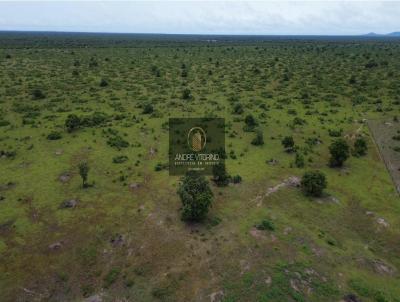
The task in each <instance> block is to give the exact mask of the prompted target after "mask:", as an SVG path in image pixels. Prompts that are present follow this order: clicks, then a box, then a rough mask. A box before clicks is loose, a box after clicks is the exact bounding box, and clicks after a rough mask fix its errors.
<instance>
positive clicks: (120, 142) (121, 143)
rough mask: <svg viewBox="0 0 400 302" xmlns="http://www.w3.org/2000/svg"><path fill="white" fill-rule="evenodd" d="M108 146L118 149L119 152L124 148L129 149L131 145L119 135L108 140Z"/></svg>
mask: <svg viewBox="0 0 400 302" xmlns="http://www.w3.org/2000/svg"><path fill="white" fill-rule="evenodd" d="M107 144H108V145H109V146H110V147H114V148H117V149H118V150H120V149H122V148H128V147H129V143H128V142H127V141H126V140H124V139H123V138H122V137H121V136H119V135H113V136H111V137H110V138H109V139H108V140H107Z"/></svg>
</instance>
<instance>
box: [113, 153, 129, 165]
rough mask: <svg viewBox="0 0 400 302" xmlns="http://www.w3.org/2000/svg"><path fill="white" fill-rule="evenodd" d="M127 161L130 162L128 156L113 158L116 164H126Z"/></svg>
mask: <svg viewBox="0 0 400 302" xmlns="http://www.w3.org/2000/svg"><path fill="white" fill-rule="evenodd" d="M127 160H128V156H126V155H119V156H115V157H113V163H114V164H122V163H124V162H126V161H127Z"/></svg>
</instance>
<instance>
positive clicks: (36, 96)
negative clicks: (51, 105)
mask: <svg viewBox="0 0 400 302" xmlns="http://www.w3.org/2000/svg"><path fill="white" fill-rule="evenodd" d="M45 97H46V96H45V95H44V93H43V91H42V90H40V89H34V90H33V91H32V99H34V100H41V99H44V98H45Z"/></svg>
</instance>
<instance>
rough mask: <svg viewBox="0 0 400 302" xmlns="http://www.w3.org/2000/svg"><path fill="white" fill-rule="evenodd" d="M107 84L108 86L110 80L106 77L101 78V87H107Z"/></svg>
mask: <svg viewBox="0 0 400 302" xmlns="http://www.w3.org/2000/svg"><path fill="white" fill-rule="evenodd" d="M106 86H108V82H107V81H106V80H105V79H101V81H100V87H106Z"/></svg>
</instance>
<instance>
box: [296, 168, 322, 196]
mask: <svg viewBox="0 0 400 302" xmlns="http://www.w3.org/2000/svg"><path fill="white" fill-rule="evenodd" d="M326 186H327V181H326V177H325V174H323V173H322V172H320V171H308V172H306V173H304V175H303V177H302V179H301V187H302V189H303V191H304V193H305V194H306V195H310V196H314V197H319V196H321V195H322V192H323V190H324V189H325V188H326Z"/></svg>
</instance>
